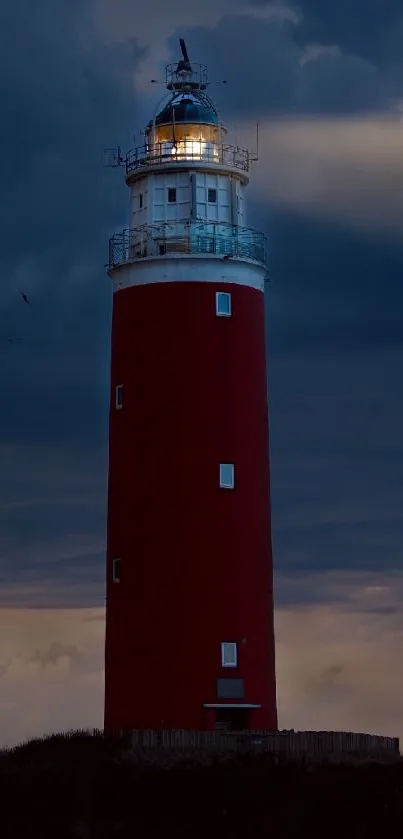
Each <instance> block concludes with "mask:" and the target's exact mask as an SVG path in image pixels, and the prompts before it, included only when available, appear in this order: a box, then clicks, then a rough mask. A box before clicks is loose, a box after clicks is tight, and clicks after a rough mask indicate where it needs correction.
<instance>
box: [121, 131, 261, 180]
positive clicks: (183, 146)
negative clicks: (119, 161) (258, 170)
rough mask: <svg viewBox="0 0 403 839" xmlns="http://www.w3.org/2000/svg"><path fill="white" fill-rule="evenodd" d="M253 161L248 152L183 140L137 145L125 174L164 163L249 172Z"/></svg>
mask: <svg viewBox="0 0 403 839" xmlns="http://www.w3.org/2000/svg"><path fill="white" fill-rule="evenodd" d="M252 160H253V158H252V156H251V154H250V152H249V151H248V150H247V149H240V148H238V146H229V145H227V144H223V143H214V142H206V141H204V140H189V139H186V140H180V141H178V142H176V143H175V144H174V143H172V142H166V143H156V144H155V145H153V146H151V145H144V146H138V147H137V148H135V149H132V150H131V151H129V152H128V153H127V155H126V174H130V172H134V171H135V170H136V169H140V168H144V167H147V166H159V165H162V164H164V163H182V162H186V163H197V162H204V163H217V164H221V165H224V166H230V167H232V168H233V169H241V170H242V171H244V172H248V171H249V169H250V163H251V161H252Z"/></svg>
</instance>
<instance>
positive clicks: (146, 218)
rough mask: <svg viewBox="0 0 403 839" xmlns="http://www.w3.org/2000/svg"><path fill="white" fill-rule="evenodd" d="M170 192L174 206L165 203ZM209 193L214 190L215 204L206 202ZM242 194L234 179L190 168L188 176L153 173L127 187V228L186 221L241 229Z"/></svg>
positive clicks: (243, 210)
mask: <svg viewBox="0 0 403 839" xmlns="http://www.w3.org/2000/svg"><path fill="white" fill-rule="evenodd" d="M192 178H194V184H192ZM170 188H172V189H175V190H176V202H174V203H170V202H169V200H168V195H169V192H168V191H169V189H170ZM209 190H215V193H216V198H217V200H216V201H215V202H213V201H211V200H210V201H209ZM244 190H245V186H244V185H243V184H242V183H241V181H240V180H239V178H237V177H236V175H226V174H221V173H215V172H198V171H197V170H196V169H194V168H192V169H191V170H190V171H189V172H175V171H172V172H166V171H165V172H161V174H159V173H153V174H150V175H148V176H145V177H143V178H141V179H139V180H135V181H134V183H133V184H132V186H131V215H130V227H139V226H140V225H142V224H145V223H147V224H149V225H153V224H159V223H167V222H185V221H189V220H193V221H197V220H198V221H205V222H223V223H225V224H236V225H239V226H241V227H243V226H245V202H244ZM210 198H211V196H210Z"/></svg>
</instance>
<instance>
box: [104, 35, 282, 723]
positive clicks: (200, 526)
mask: <svg viewBox="0 0 403 839" xmlns="http://www.w3.org/2000/svg"><path fill="white" fill-rule="evenodd" d="M181 47H182V52H183V60H181V61H180V62H179V64H178V65H170V66H168V67H167V88H168V91H169V93H168V101H167V103H166V104H165V105H164V106H163V107H162V109H160V110H159V112H158V114H157V115H156V117H155V118H154V119H153V120H152V122H150V123H149V125H148V126H147V128H146V132H145V144H144V146H143V147H141V148H139V149H135V150H134V151H132V152H129V153H128V154H127V156H126V157H125V158H124V159H122V158H120V160H119V161H118V162H124V164H125V167H126V184H127V186H128V187H129V189H130V206H131V210H130V226H129V227H128V229H126V230H124V231H123V232H121V233H119V234H116V235H115V236H113V237H112V239H111V240H110V251H109V276H110V277H111V279H112V283H113V322H112V359H111V405H110V438H109V486H108V537H107V605H106V645H105V729H144V728H151V729H152V728H154V729H155V728H161V727H165V728H182V729H210V728H218V727H223V726H226V727H228V728H230V729H257V728H260V729H262V728H265V729H271V730H273V729H276V728H277V711H276V685H275V655H274V629H273V571H272V550H271V527H270V481H269V453H268V448H269V441H268V414H267V385H266V356H265V326H264V286H265V278H266V275H267V255H266V240H265V237H264V235H263V234H261V233H258V232H256V231H254V230H252V229H249V228H247V227H246V223H245V200H244V196H245V189H246V186H247V184H248V182H249V177H248V172H249V167H250V161H251V156H250V154H249V152H247V151H244V150H242V149H239V148H238V147H234V146H232V145H228V143H227V139H226V135H227V131H226V129H225V128H224V126H223V125H222V123H221V121H220V118H219V115H218V112H217V110H216V108H215V106H214V104H213V103H212V102H211V100H210V98H209V97H208V95H207V93H206V89H207V71H206V67H205V66H204V65H195V64H193V63H192V64H191V63H190V62H189V59H188V55H187V52H186V47H185V44H184V42H183V41H181Z"/></svg>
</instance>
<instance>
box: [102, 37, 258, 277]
mask: <svg viewBox="0 0 403 839" xmlns="http://www.w3.org/2000/svg"><path fill="white" fill-rule="evenodd" d="M180 43H181V49H182V54H183V58H182V59H181V60H180V61H179V63H178V64H177V65H169V66H168V67H167V68H166V86H167V89H168V95H167V96H166V101H165V102H164V103H163V104H162V105H160V107H159V109H158V111H157V113H156V115H155V116H154V118H153V119H152V120H151V121H150V122H149V124H148V125H147V127H146V129H145V132H144V136H145V141H144V145H143V146H142V147H140V148H137V149H134V150H132V151H130V152H129V153H128V154H127V155H126V157H125V158H122V157H121V156H120V153H119V156H118V158H117V164H122V163H124V164H125V166H126V183H127V185H128V187H129V189H130V222H129V227H128V228H127V229H126V230H124V231H122V232H121V233H119V234H116V235H115V236H113V237H112V238H111V240H110V243H109V273H110V275H111V276H112V278H113V280H114V287H115V290H118V288H123V287H126V286H127V285H135V284H143V283H144V282H145V283H148V282H161V281H164V280H165V281H169V280H172V279H173V276H171V275H172V271H173V269H174V263H173V262H172V264H171V266H170V265H169V262H170V261H171V260H174V262H175V263H176V276H178V272H177V262H178V258H179V257H180V258H181V259H184V260H185V261H186V258H187V257H192V259H191V260H190V261H189V263H188V267H189V272H190V273H189V277H188V279H189V280H192V273H194V271H196V272H197V273H198V276H199V277H201V273H202V274H203V275H204V276H205V277H206V278H207V280H208V279H210V281H213V282H216V281H217V270H219V271H220V272H221V275H222V260H223V259H225V260H231V261H232V262H234V263H235V262H236V263H237V269H236V268H235V265H232V266H231V271H230V273H231V276H232V278H233V279H231V282H240V283H241V284H247V285H253V287H255V288H256V287H259V288H261V289H262V290H263V285H264V275H265V274H267V260H266V238H265V236H264V235H263V234H261V233H258V232H256V231H254V230H251V229H248V228H247V227H246V224H245V222H246V215H245V199H244V193H245V188H246V186H247V184H248V182H249V178H248V174H247V173H248V171H249V168H250V163H251V161H252V160H253V159H256V158H253V157H252V156H251V155H250V153H249V152H248V151H246V150H244V149H240V148H238V147H237V146H231V145H229V144H228V143H227V142H226V135H227V131H226V128H225V127H224V125H223V124H222V123H221V120H220V117H219V114H218V111H217V109H216V107H215V105H214V104H213V102H212V101H211V99H210V98H209V96H208V95H207V93H206V89H207V85H208V81H207V70H206V67H205V66H204V65H196V64H191V63H190V61H189V57H188V54H187V50H186V45H185V43H184V41H183V40H181V42H180ZM217 259H218V260H219V262H220V264H218V263H217ZM150 261H152V262H153V263H154V267H153V266H151V265H150V264H147V265H146V262H147V263H150ZM206 261H207V263H208V265H209V269H208V270H207V271H206V270H205V269H206V267H207V266H206ZM200 262H202V263H203V265H204V269H203V270H202V271H201V273H200V269H201V267H202V265H201V264H200ZM162 263H163V265H162ZM198 263H199V267H197V265H198ZM179 273H180V275H181V276H182V275H183V274H186V270H185V269H184V267H183V264H182V267H181V271H180V272H179ZM248 277H249V279H248ZM259 277H260V279H259ZM184 278H185V277H184ZM195 279H196V277H195Z"/></svg>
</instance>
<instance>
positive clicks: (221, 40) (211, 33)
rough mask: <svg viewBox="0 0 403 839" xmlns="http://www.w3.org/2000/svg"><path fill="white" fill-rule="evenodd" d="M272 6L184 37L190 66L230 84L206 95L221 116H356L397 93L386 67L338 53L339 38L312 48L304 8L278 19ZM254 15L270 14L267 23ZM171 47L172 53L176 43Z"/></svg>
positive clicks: (357, 53) (229, 17)
mask: <svg viewBox="0 0 403 839" xmlns="http://www.w3.org/2000/svg"><path fill="white" fill-rule="evenodd" d="M284 5H285V4H284ZM325 5H326V4H323V6H325ZM276 8H278V4H277V6H276V4H273V3H267V4H264V5H261V6H260V7H257V9H256V7H255V6H253V7H251V10H250V14H249V15H247V14H233V15H226V16H225V17H224V18H222V20H221V21H220V22H219V23H218V25H217V26H216V27H215V28H214V29H208V28H203V27H199V28H197V29H193V30H189V31H188V32H187V33H185V34H186V37H187V40H188V42H189V49H190V52H191V54H192V55H193V56H194V60H196V56H197V58H199V57H200V60H202V61H205V62H206V63H208V64H209V67H210V75H211V78H212V80H214V81H219V80H220V79H228V82H229V83H228V85H227V86H225V87H224V88H221V89H220V88H213V89H212V90H214V93H215V92H216V90H217V94H216V95H217V97H218V99H219V101H220V103H222V110H223V116H224V117H225V116H226V115H231V117H232V118H234V116H235V115H236V118H237V119H238V120H239V119H240V118H241V119H242V118H258V117H260V118H262V117H265V116H268V115H273V114H284V113H289V114H296V113H299V114H301V113H322V114H323V113H330V114H336V113H342V114H345V113H352V112H354V113H357V112H359V111H363V112H364V111H372V110H374V109H375V110H376V109H378V108H382V107H385V106H386V104H387V103H388V102H389V100H390V98H391V97H394V96H395V95H396V89H397V87H396V82H397V79H396V78H395V77H393V76H392V75H391V73H390V68H389V65H388V66H385V67H383V65H378V64H377V63H376V62H375V61H374V59H373V56H366V55H364V54H362V53H361V52H360V50H359V49H358V45H357V49H354V50H353V51H351V52H350V51H346V52H344V51H343V45H342V44H339V43H338V41H337V40H335V41H331V42H329V41H328V40H326V41H325V42H322V41H319V45H318V44H312V39H311V37H310V36H309V37H308V33H307V35H306V36H305V35H303V34H302V33H303V30H302V29H301V27H302V25H303V23H302V21H303V20H304V17H303V10H302V14H301V15H300V9H299V8H298V6H295V9H296V14H295V16H294V17H293V16H292V15H290V17H289V18H287V17H286V16H284V15H283V14H280V13H279V14H278V15H276V14H275V9H276ZM279 8H280V10H281V9H282V8H283V9H284V7H283V6H280V7H279ZM293 8H294V7H293ZM259 9H260V10H262V11H263V12H264V10H265V9H266V10H267V12H270V10H271V11H272V13H270V14H267V16H266V17H265V15H264V14H259V11H258V10H259ZM345 25H346V26H348V18H347V22H346V24H345ZM393 36H394V37H395V33H393ZM385 37H386V35H385ZM171 44H172V54H174V53H175V50H176V51H177V48H176V46H175V39H174V38H173V39H172V40H171ZM318 47H319V48H318Z"/></svg>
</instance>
